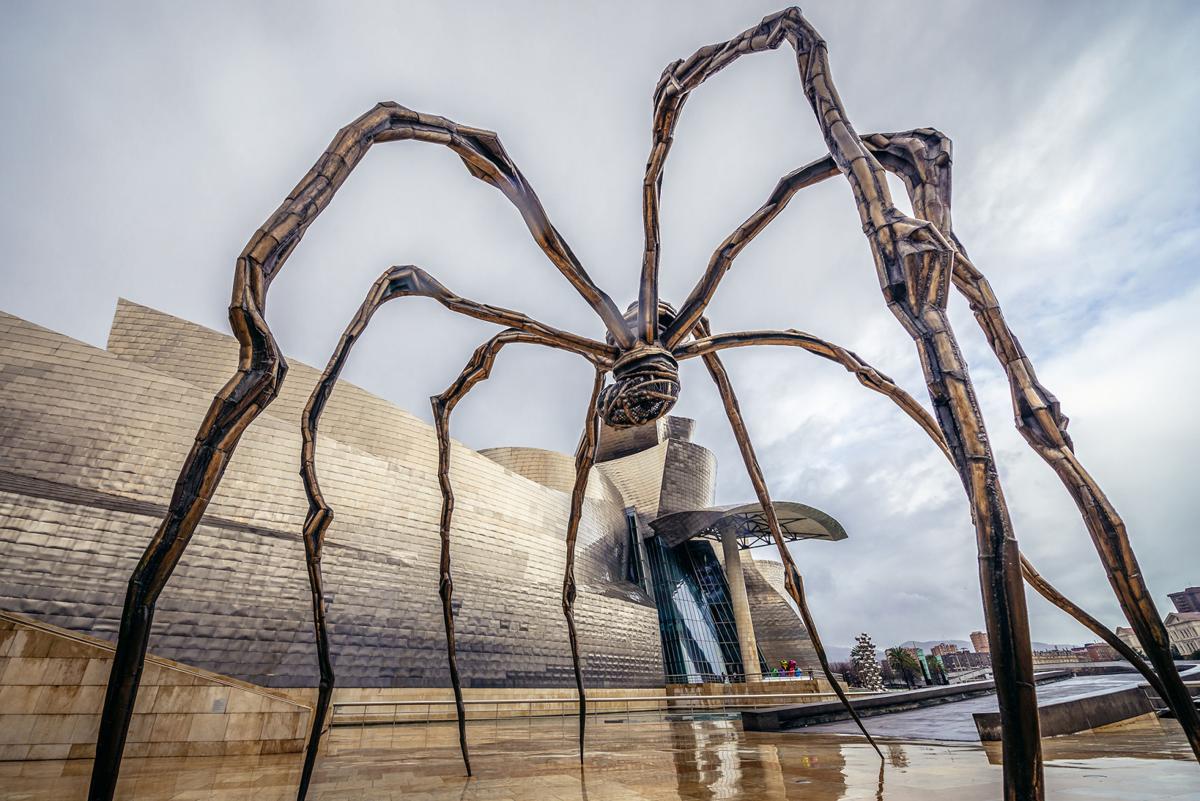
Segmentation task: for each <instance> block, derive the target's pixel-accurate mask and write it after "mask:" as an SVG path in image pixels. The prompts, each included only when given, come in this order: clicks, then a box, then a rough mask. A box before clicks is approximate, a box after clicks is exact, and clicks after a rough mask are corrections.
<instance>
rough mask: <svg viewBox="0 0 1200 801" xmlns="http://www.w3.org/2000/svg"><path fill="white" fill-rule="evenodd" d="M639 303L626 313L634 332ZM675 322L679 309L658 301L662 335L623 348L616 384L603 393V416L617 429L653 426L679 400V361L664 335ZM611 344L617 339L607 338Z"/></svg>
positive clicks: (616, 362)
mask: <svg viewBox="0 0 1200 801" xmlns="http://www.w3.org/2000/svg"><path fill="white" fill-rule="evenodd" d="M638 311H639V304H637V303H633V304H630V306H629V308H628V309H627V310H626V312H625V320H626V322H627V323H628V325H629V331H630V334H631V335H632V334H633V333H634V326H635V324H636V323H637V320H638V316H639V314H638ZM674 320H675V309H674V307H672V306H671V305H670V304H669V303H664V302H662V301H659V302H658V336H657V337H655V339H654V341H653V342H651V343H649V344H647V343H644V342H642V341H640V340H639V341H637V342H635V344H634V345H633V346H632V347H629V348H620V349H619V355H618V356H617V358H616V359H615V360H614V361H613V365H612V374H613V383H612V384H610V385H608V386H606V387H604V389H602V390H601V391H600V397H599V399H598V401H597V402H598V404H599V407H598V408H599V413H600V417H601V419H602V420H604V422H605V423H606V424H608V425H609V426H611V427H613V428H631V427H633V426H640V425H645V424H646V423H652V422H654V421H655V420H657V419H659V418H660V417H663V416H665V415H666V414H667V413H669V412H670V411H671V409H672V408H674V406H675V401H677V400H679V390H680V385H679V361H678V360H677V359H676V358H675V356H674V355H673V354H672V353H671V351H670V350H668V349H667V348H665V347H664V346H663V344H662V335H663V333H664V332H665V331H666V330H667V327H668V326H669V325H670V324H671V323H672V322H674ZM607 342H608V344H610V345H613V344H615V343H614V341H613V337H612V336H611V335H610V336H609V337H607Z"/></svg>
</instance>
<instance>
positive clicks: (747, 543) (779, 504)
mask: <svg viewBox="0 0 1200 801" xmlns="http://www.w3.org/2000/svg"><path fill="white" fill-rule="evenodd" d="M771 505H772V507H774V509H775V514H776V515H777V516H778V517H779V525H780V528H782V529H783V538H784V540H786V541H788V542H794V541H796V540H829V541H830V542H836V541H838V540H844V539H846V530H845V529H844V528H842V524H841V523H839V522H838V521H836V520H834V519H833V517H831V516H830V515H827V514H825V513H824V512H822V511H821V510H820V509H814V508H813V507H811V506H806V505H805V504H802V503H794V502H792V501H775V502H773V503H772V504H771ZM650 527H651V528H652V529H654V533H655V534H657V535H658V536H659V537H661V538H662V539H663V541H664V542H665V543H666V545H668V546H669V547H672V548H673V547H675V546H676V545H679V544H680V543H682V542H685V541H687V540H690V539H692V538H693V537H703V538H706V539H714V540H719V539H720V538H721V533H722V532H723V531H725V530H726V529H731V530H733V531H734V532H736V534H737V538H738V545H739V546H740V547H741V548H757V547H759V546H762V545H772V544H774V542H773V540H772V537H771V529H770V527H769V526H768V525H767V515H766V512H765V510H764V509H763V507H762V504H759V503H744V504H734V505H730V506H711V507H709V508H707V509H696V510H693V511H688V512H672V513H671V514H667V515H663V516H662V517H659V518H657V519H656V520H652V521H651V522H650Z"/></svg>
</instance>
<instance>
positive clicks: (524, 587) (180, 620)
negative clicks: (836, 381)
mask: <svg viewBox="0 0 1200 801" xmlns="http://www.w3.org/2000/svg"><path fill="white" fill-rule="evenodd" d="M0 327H2V329H3V331H2V332H0V408H2V409H3V417H2V418H0V610H2V611H0V618H2V622H3V629H2V630H0V635H4V638H3V639H0V648H4V649H6V650H0V663H3V662H4V660H7V661H8V665H9V667H12V666H13V665H15V664H16V663H17V662H18V661H20V660H28V659H37V658H51V659H53V658H54V657H55V654H56V653H58V652H59V651H63V649H65V651H63V652H64V653H69V654H75V655H76V656H78V655H79V654H81V653H82V654H85V655H87V654H90V655H91V656H92V657H93V659H92V660H91V661H97V659H101V660H102V658H103V655H104V654H105V653H108V652H107V651H105V649H106V648H107V647H108V646H107V643H108V641H112V640H114V639H115V637H116V632H117V629H118V626H119V622H120V615H121V604H122V600H123V598H124V593H125V582H126V581H127V579H128V576H129V574H130V572H131V570H132V569H133V566H134V564H135V563H136V561H137V559H138V557H139V556H140V555H141V553H142V550H143V549H144V548H145V546H146V543H147V542H148V541H149V539H150V537H151V535H152V534H153V532H154V529H155V527H156V526H157V524H158V523H159V521H160V520H161V518H162V516H163V514H164V511H165V504H166V502H167V501H168V499H169V498H170V495H171V491H172V487H173V484H174V481H175V478H176V476H177V471H178V468H179V465H180V463H181V462H182V460H183V459H184V457H185V455H186V453H187V449H188V447H189V445H190V444H191V442H190V441H191V438H192V437H193V435H194V432H195V430H196V426H197V423H198V421H199V420H200V419H201V417H202V416H203V415H204V413H205V410H206V408H207V405H208V403H209V400H210V398H211V396H212V393H213V391H214V390H215V389H216V388H218V387H220V386H221V384H222V383H223V382H224V381H225V379H226V378H227V374H228V371H229V367H230V365H231V364H234V363H235V362H236V361H237V345H236V343H235V341H234V340H233V339H232V338H231V337H229V336H225V335H223V334H219V333H216V332H214V331H211V330H208V329H205V328H202V327H200V326H197V325H195V324H192V323H189V322H186V321H183V320H180V319H177V318H174V317H171V316H169V315H166V314H163V313H161V312H158V311H155V310H153V309H149V308H146V307H143V306H139V305H137V304H135V303H132V302H129V301H125V300H121V301H120V302H119V303H118V305H117V310H116V315H115V318H114V320H113V324H112V328H111V331H110V334H109V339H108V345H107V348H105V349H100V348H96V347H92V346H90V345H87V344H84V343H81V342H78V341H75V340H72V339H70V338H68V337H65V336H63V335H61V334H58V333H55V332H53V331H49V330H46V329H44V328H41V327H39V326H36V325H33V324H31V323H28V322H26V321H24V320H21V319H19V318H16V317H13V316H11V315H7V314H0ZM290 363H291V370H290V374H289V377H288V380H287V381H286V382H285V384H284V386H283V390H282V393H281V394H280V396H279V398H278V399H277V400H276V401H275V402H274V404H272V405H271V406H270V407H269V408H268V409H267V410H266V412H265V413H264V414H263V415H262V416H261V417H260V418H259V420H258V422H257V423H256V424H255V425H254V426H252V427H251V428H250V429H249V431H248V432H247V434H246V435H245V437H244V439H243V442H242V445H241V447H240V448H239V450H238V453H237V456H236V458H235V459H234V460H233V462H232V464H231V466H230V467H229V469H228V472H227V474H226V477H225V480H224V482H223V483H222V485H221V488H220V491H219V492H218V494H217V496H216V498H215V499H214V500H213V502H212V503H211V505H210V506H209V507H208V509H207V513H206V515H205V517H204V519H203V522H202V523H201V525H200V527H199V528H198V529H197V534H196V537H195V539H194V540H193V543H192V545H191V547H190V548H189V549H188V551H187V553H186V555H185V556H184V557H183V561H182V563H181V564H180V566H179V568H178V569H177V570H176V571H175V573H174V575H173V576H172V578H171V580H170V583H169V585H168V586H167V588H166V590H165V591H164V593H163V595H162V597H161V599H160V600H159V603H158V611H157V614H156V615H155V628H154V636H153V638H152V640H151V645H150V651H151V654H152V655H153V656H154V657H155V658H158V659H160V662H161V666H162V670H163V671H168V672H169V670H175V671H184V672H185V673H186V675H188V676H190V677H191V678H190V679H188V680H187V681H185V682H183V683H185V684H186V683H189V682H190V683H192V684H199V685H203V684H205V683H206V682H216V683H217V684H218V685H220V686H231V687H235V688H238V689H239V690H244V691H247V692H258V691H260V690H261V692H262V694H263V697H264V698H266V697H272V696H278V697H279V698H289V697H290V698H293V699H299V700H303V699H304V698H305V697H306V696H305V692H302V691H301V690H302V689H303V688H311V687H314V686H315V685H316V681H317V675H318V674H317V660H316V651H315V646H314V642H313V624H312V608H311V600H310V594H309V587H308V579H307V574H306V568H305V561H304V550H303V545H302V541H301V537H300V531H301V527H302V525H303V521H304V516H305V512H306V509H307V503H306V500H305V497H304V493H303V489H302V485H301V481H300V477H299V475H298V469H299V451H300V435H299V422H298V421H299V420H300V414H301V410H302V408H303V406H304V403H305V401H306V399H307V395H308V393H309V391H310V390H311V388H312V387H313V385H314V383H315V382H316V380H317V378H318V376H319V373H318V371H316V370H313V369H312V368H310V367H308V366H305V365H303V364H300V363H298V362H295V361H291V362H290ZM692 434H693V423H692V421H690V420H686V419H683V418H677V417H671V418H664V419H662V420H660V421H658V422H657V423H654V424H650V425H647V426H643V427H640V428H634V429H626V430H622V431H616V430H609V429H605V430H603V431H602V433H601V440H600V445H599V458H598V464H597V465H596V467H595V468H594V471H593V474H592V476H591V480H590V482H589V483H588V488H587V496H586V501H585V510H584V517H583V523H582V527H581V531H580V535H579V542H578V556H577V562H578V564H577V567H576V575H577V580H578V582H579V596H578V599H577V601H576V619H577V623H578V628H579V637H580V647H581V655H582V661H583V670H584V678H585V682H586V684H587V686H588V687H590V688H597V689H599V688H607V689H606V690H605V694H610V695H611V694H614V693H621V692H626V691H637V692H638V693H639V694H647V693H652V692H654V691H655V690H654V688H657V691H658V692H659V693H661V692H662V691H663V689H664V687H665V688H668V689H670V688H673V687H675V686H676V685H695V684H707V683H712V682H717V683H726V682H730V683H739V682H742V681H743V678H744V677H748V678H749V679H750V680H751V682H754V681H757V680H758V679H760V678H762V677H763V674H764V673H768V674H769V673H770V672H771V668H772V667H775V666H778V665H779V663H780V661H781V660H784V661H786V660H795V661H796V662H797V663H798V665H799V668H800V671H801V672H802V673H803V675H804V676H805V677H811V671H812V670H813V669H814V668H816V667H817V662H816V657H815V655H814V653H813V650H812V646H811V644H810V643H809V641H808V638H807V636H806V635H805V633H804V628H803V625H802V624H801V622H800V620H799V618H798V616H797V614H796V612H795V609H794V607H793V606H792V603H791V601H790V600H789V599H788V598H787V595H786V591H785V590H784V588H783V571H782V568H781V567H780V565H779V564H778V563H776V562H770V561H764V560H757V559H752V558H749V556H748V555H744V554H742V551H744V550H746V549H748V548H751V547H754V546H755V545H758V544H765V542H766V536H767V530H766V526H765V523H764V521H763V519H762V518H763V515H762V509H761V507H759V506H758V505H757V504H754V503H748V504H744V505H740V506H739V505H734V506H721V507H718V506H714V505H713V501H714V479H715V474H716V464H715V459H714V456H713V454H712V452H710V451H709V450H707V449H705V448H704V447H702V446H701V445H699V444H697V443H695V442H693V441H692ZM318 447H319V449H320V452H321V456H322V460H323V480H322V486H323V489H324V492H325V495H326V497H327V499H328V500H329V502H330V505H331V506H332V507H333V508H334V509H335V510H336V515H337V516H336V520H335V522H334V524H333V526H332V527H331V528H330V530H329V534H328V540H327V545H326V551H325V558H324V572H325V592H326V601H327V603H328V609H329V623H330V636H331V640H332V648H333V653H334V661H335V666H336V672H337V684H338V690H337V692H338V694H339V695H338V696H336V697H335V701H336V700H337V698H339V697H340V698H350V699H362V698H365V697H376V696H378V697H393V698H405V697H411V698H420V697H435V695H434V692H435V691H436V692H437V693H443V692H444V689H445V688H448V687H449V675H448V669H447V661H446V645H445V639H444V634H443V628H442V616H441V608H440V602H439V598H438V588H437V584H438V571H437V563H438V548H439V538H438V520H439V515H440V508H441V496H440V494H439V490H438V482H437V472H436V471H437V447H436V438H435V434H434V431H433V428H432V426H430V425H429V424H427V423H425V422H423V421H421V420H420V419H418V418H417V417H415V416H413V415H411V414H409V413H408V412H405V411H404V410H402V409H399V408H397V407H396V406H394V405H392V404H390V403H389V402H387V401H385V400H383V399H381V398H378V397H376V396H374V395H372V394H370V393H368V392H366V391H364V390H362V389H360V388H358V387H355V386H353V385H351V384H348V383H345V382H343V383H342V384H341V385H340V386H339V388H338V389H337V391H336V392H335V393H334V394H333V397H332V400H331V401H330V404H329V407H328V410H327V412H326V414H325V416H324V418H323V421H322V425H321V433H320V439H319V445H318ZM452 479H453V481H454V488H455V494H456V506H455V515H456V516H455V518H454V529H453V540H452V553H453V560H454V577H455V594H454V604H455V616H456V617H455V624H456V625H455V627H456V633H457V648H458V665H459V670H460V671H461V673H462V678H463V685H464V687H465V688H467V692H468V697H470V694H472V693H474V694H475V695H476V696H479V697H499V696H498V694H502V693H504V692H512V691H520V694H523V695H529V694H530V693H531V692H535V691H539V692H540V691H547V693H548V694H550V693H549V691H554V690H557V693H554V694H557V695H559V696H561V697H573V691H574V678H573V673H572V667H571V657H570V648H569V643H568V638H567V633H566V626H565V623H564V621H563V617H562V612H561V606H560V604H561V600H560V596H561V586H562V574H563V569H564V562H565V554H564V533H565V530H566V525H567V514H568V509H569V502H570V490H571V485H572V482H573V479H574V457H573V456H571V455H568V454H563V453H555V452H550V451H545V450H539V449H533V448H521V447H504V448H492V449H487V450H482V451H473V450H470V449H468V448H466V447H465V446H463V445H461V444H459V443H455V444H454V449H453V455H452ZM776 507H777V510H778V512H779V514H780V517H781V520H782V522H783V523H784V525H785V528H786V533H787V536H788V537H789V538H790V539H805V538H819V539H826V540H839V539H843V538H844V537H845V536H846V534H845V532H844V531H843V530H842V527H841V526H840V525H839V524H838V523H837V521H835V520H834V519H832V518H831V517H829V516H828V515H826V514H824V513H822V512H820V511H818V510H816V509H812V508H810V507H807V506H804V505H802V504H799V503H790V502H777V503H776ZM13 632H23V633H24V634H23V635H22V637H23V639H22V637H17V638H16V639H14V635H13ZM22 642H23V643H25V645H24V646H22V645H20V643H22ZM14 643H15V644H14ZM35 643H41V644H40V645H37V644H35ZM63 643H71V645H70V646H69V647H68V646H66V645H63ZM18 648H24V650H23V651H20V652H18V651H17V650H14V649H18ZM56 649H58V650H56ZM81 649H82V650H81ZM88 649H91V651H89V650H88ZM110 656H111V655H110ZM168 660H170V661H168ZM59 661H60V662H62V663H64V664H62V665H58V667H57V669H56V670H45V669H35V668H34V667H30V668H29V669H28V670H27V671H26V675H25V678H21V676H20V675H18V674H19V673H20V672H21V671H20V670H18V669H17V668H15V667H14V668H13V670H11V671H9V670H6V671H5V673H4V674H3V675H4V685H5V686H3V687H0V692H8V693H9V694H10V696H11V695H12V693H14V692H16V690H14V689H13V687H10V686H8V685H19V686H24V687H25V688H26V691H25V693H24V695H22V696H20V697H21V698H23V699H24V701H23V702H22V703H24V705H25V707H24V708H18V706H13V705H6V708H5V709H4V710H0V713H2V714H3V716H5V717H7V716H8V715H10V714H15V715H16V716H17V717H20V718H21V720H20V721H17V720H16V719H15V718H14V719H13V720H11V721H8V723H9V724H11V725H17V726H18V728H20V727H21V726H24V724H25V723H26V722H27V721H26V719H27V718H37V717H38V714H39V713H40V712H44V711H45V710H43V709H41V707H39V706H38V704H39V701H38V700H37V698H35V697H32V696H33V694H34V692H35V689H36V687H37V685H39V684H48V685H53V686H52V687H47V688H43V689H44V692H43V693H42V695H41V696H39V697H41V698H42V701H46V699H48V698H50V697H51V695H52V694H54V693H57V694H58V696H56V697H59V696H61V697H69V700H70V699H73V700H70V704H68V707H69V708H67V709H59V710H58V711H59V712H60V713H61V712H64V711H65V712H68V713H70V714H74V715H77V716H80V719H81V720H86V721H91V723H83V724H79V725H77V726H76V727H75V728H74V729H72V731H71V732H70V733H69V734H63V733H60V734H58V735H56V736H49V740H50V741H55V742H56V743H57V745H58V746H60V747H59V748H57V749H49V750H47V751H45V753H46V754H47V756H48V758H54V757H56V756H64V755H67V754H68V753H70V754H71V755H82V754H83V752H84V751H86V749H87V748H88V747H89V743H90V742H93V741H89V739H88V734H91V735H92V736H93V737H94V726H93V725H92V723H94V720H93V719H94V717H95V715H96V714H97V713H98V712H99V708H100V705H101V702H102V694H103V689H104V688H103V682H104V680H105V677H106V673H107V671H106V669H104V668H103V666H102V662H101V664H100V665H98V666H93V667H94V669H92V670H89V669H88V668H87V666H86V664H83V665H82V666H79V669H78V670H72V669H70V666H69V665H66V664H65V663H68V662H72V661H74V662H82V663H87V662H88V661H89V660H88V659H85V658H83V657H79V658H77V659H74V660H72V659H71V658H66V657H64V658H62V659H60V660H59ZM43 667H44V666H43ZM168 669H169V670H168ZM95 673H100V675H99V676H97V675H93V674H95ZM10 674H12V675H10ZM181 675H182V674H181ZM816 688H817V683H816V682H815V680H814V681H813V689H816ZM423 693H424V696H422V694H423ZM12 697H16V696H12ZM436 697H441V695H436ZM161 700H162V699H161V698H160V701H161ZM62 703H65V702H61V701H60V703H59V705H60V706H61V705H62ZM145 703H146V704H147V705H150V706H147V707H145V708H143V709H141V710H139V712H147V711H151V710H154V709H155V707H154V706H153V704H154V703H155V702H154V701H153V698H152V697H151V698H150V699H149V700H147V701H145ZM163 703H165V702H163ZM263 703H266V702H263ZM71 704H73V706H72V705H71ZM43 706H44V704H43ZM92 706H94V709H92V708H90V707H92ZM14 710H15V712H14ZM158 711H160V712H161V711H162V710H158ZM204 711H205V712H206V713H209V714H212V713H221V712H227V711H228V710H227V709H216V708H211V709H210V708H206V709H205V710H204ZM160 717H162V715H160ZM0 722H3V721H0ZM295 723H296V725H295V726H294V727H292V729H291V730H289V731H288V732H285V733H284V734H282V735H278V736H275V739H276V740H278V741H279V742H280V743H284V742H285V741H286V745H283V746H281V747H286V748H291V747H295V748H299V745H300V742H301V739H300V738H301V737H302V736H303V721H302V720H300V719H297V720H296V722H295ZM36 724H37V721H36V720H33V721H32V722H29V724H28V726H27V727H26V728H28V732H27V733H26V735H24V736H15V739H16V740H17V742H16V743H7V744H4V745H0V748H5V749H6V750H5V751H4V752H3V754H4V756H5V757H6V758H9V759H14V758H15V759H25V758H33V757H35V756H36V755H37V754H38V753H39V752H38V751H37V745H38V740H39V738H38V737H37V736H35V734H34V732H35V729H36ZM147 725H149V724H147ZM230 725H232V724H230ZM0 728H5V727H3V726H0ZM8 728H9V729H10V730H12V729H11V726H10V727H8ZM257 731H258V732H259V734H260V735H261V736H264V737H266V736H268V735H266V734H264V733H263V730H262V729H259V730H257ZM193 733H194V732H193ZM56 738H57V739H56ZM10 739H12V738H10ZM41 739H43V740H45V739H46V738H45V737H43V738H41ZM146 739H147V740H150V739H153V740H157V741H162V740H163V737H158V736H156V737H154V738H150V737H147V738H146ZM166 739H168V740H169V739H170V737H169V736H166ZM185 739H186V738H185ZM22 740H23V741H24V742H22ZM64 740H69V741H70V742H67V743H64V742H62V741H64ZM136 741H137V736H136V721H135V733H134V735H131V745H136ZM67 745H73V746H74V747H75V750H74V751H70V750H69V749H68V750H64V747H65V746H67ZM26 746H27V747H26ZM22 749H24V750H22ZM77 752H78V754H77Z"/></svg>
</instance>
